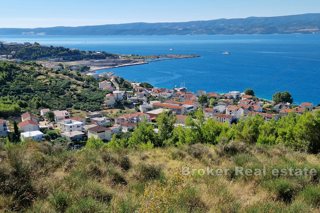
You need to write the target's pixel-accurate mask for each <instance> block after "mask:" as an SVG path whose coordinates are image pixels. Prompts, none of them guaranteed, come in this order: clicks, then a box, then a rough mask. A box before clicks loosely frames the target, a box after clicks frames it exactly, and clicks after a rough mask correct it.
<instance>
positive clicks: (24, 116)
mask: <svg viewBox="0 0 320 213" xmlns="http://www.w3.org/2000/svg"><path fill="white" fill-rule="evenodd" d="M28 120H31V121H34V122H38V119H37V117H36V116H34V115H33V114H31V113H30V112H26V113H23V114H22V115H21V121H22V122H24V121H28Z"/></svg>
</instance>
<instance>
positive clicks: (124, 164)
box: [120, 156, 131, 171]
mask: <svg viewBox="0 0 320 213" xmlns="http://www.w3.org/2000/svg"><path fill="white" fill-rule="evenodd" d="M120 167H121V168H122V169H123V170H125V171H128V170H129V169H130V168H131V161H130V159H129V157H128V156H124V157H122V158H121V159H120Z"/></svg>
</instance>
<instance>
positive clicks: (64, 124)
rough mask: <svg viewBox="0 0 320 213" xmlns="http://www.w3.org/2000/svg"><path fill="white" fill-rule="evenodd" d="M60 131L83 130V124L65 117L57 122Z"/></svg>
mask: <svg viewBox="0 0 320 213" xmlns="http://www.w3.org/2000/svg"><path fill="white" fill-rule="evenodd" d="M59 126H60V130H61V131H62V132H74V131H83V130H84V128H83V126H84V124H83V122H81V121H76V120H71V119H66V120H63V121H61V122H60V123H59Z"/></svg>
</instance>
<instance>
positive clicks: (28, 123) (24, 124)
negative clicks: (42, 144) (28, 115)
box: [18, 120, 38, 128]
mask: <svg viewBox="0 0 320 213" xmlns="http://www.w3.org/2000/svg"><path fill="white" fill-rule="evenodd" d="M27 125H33V126H38V124H37V123H36V122H34V121H32V120H26V121H23V122H21V123H19V124H18V127H20V128H21V127H25V126H27Z"/></svg>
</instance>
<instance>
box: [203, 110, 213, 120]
mask: <svg viewBox="0 0 320 213" xmlns="http://www.w3.org/2000/svg"><path fill="white" fill-rule="evenodd" d="M203 112H204V116H205V117H206V118H211V117H212V116H213V114H214V109H213V108H205V109H204V110H203Z"/></svg>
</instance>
